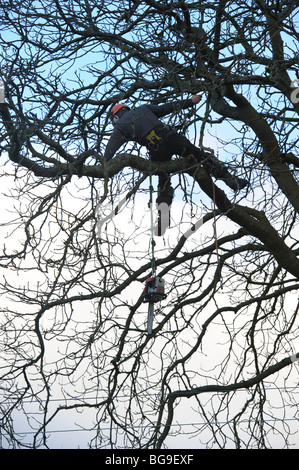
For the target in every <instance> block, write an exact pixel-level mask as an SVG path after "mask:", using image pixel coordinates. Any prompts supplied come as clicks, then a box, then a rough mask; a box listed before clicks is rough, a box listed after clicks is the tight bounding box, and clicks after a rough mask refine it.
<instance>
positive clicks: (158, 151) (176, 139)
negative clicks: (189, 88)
mask: <svg viewBox="0 0 299 470" xmlns="http://www.w3.org/2000/svg"><path fill="white" fill-rule="evenodd" d="M200 100H201V95H193V96H192V97H191V99H187V100H181V101H175V102H172V103H166V104H163V105H142V106H139V107H137V108H134V109H130V108H129V107H128V106H127V105H125V104H116V105H114V106H113V107H112V109H111V115H112V116H111V117H112V122H113V125H114V130H113V133H112V135H111V137H110V139H109V142H108V144H107V146H106V150H105V155H104V157H105V160H106V161H109V160H110V159H111V158H112V157H113V155H114V154H115V152H116V151H117V150H118V149H119V148H120V147H121V146H122V145H123V144H125V143H126V142H128V141H135V142H137V143H139V144H140V145H143V146H146V147H147V149H148V151H149V155H150V158H151V159H152V161H160V162H163V161H169V160H171V157H172V156H173V155H179V156H181V157H187V156H189V155H193V156H194V157H195V158H196V159H197V160H198V162H200V163H201V165H202V166H203V167H204V168H205V169H206V170H207V171H208V173H209V174H210V175H212V176H214V177H215V178H217V179H221V180H223V181H225V183H226V184H227V186H229V188H231V189H233V190H234V191H237V190H239V189H243V188H245V187H246V186H247V185H248V184H249V183H248V181H246V180H244V179H241V178H238V177H235V176H232V175H231V174H230V173H229V171H228V170H227V168H226V167H225V166H224V165H223V163H221V162H220V161H219V160H218V159H217V158H216V157H215V156H214V155H211V154H207V153H205V152H204V151H202V150H201V149H200V148H198V147H196V146H195V145H193V144H192V143H191V142H190V141H189V140H188V139H187V138H186V137H185V136H183V135H182V134H179V133H178V132H177V131H176V130H175V129H174V128H171V127H169V126H167V125H165V124H164V123H163V122H162V121H161V120H160V119H159V118H161V117H163V116H166V115H167V114H170V113H173V112H175V111H178V110H181V109H186V108H189V107H192V106H194V105H195V104H197V103H199V101H200ZM158 194H159V195H158V198H157V201H156V202H157V204H160V203H162V202H165V203H166V204H168V205H169V206H170V204H171V201H172V197H173V188H172V187H171V185H170V180H169V177H168V175H166V174H165V173H160V174H159V187H158Z"/></svg>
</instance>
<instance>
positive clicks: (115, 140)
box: [104, 99, 193, 161]
mask: <svg viewBox="0 0 299 470" xmlns="http://www.w3.org/2000/svg"><path fill="white" fill-rule="evenodd" d="M191 106H193V103H192V101H191V99H188V100H182V101H175V102H173V103H167V104H162V105H153V104H150V105H147V104H145V105H142V106H139V107H137V108H134V109H129V110H128V109H124V110H123V111H121V112H120V113H121V114H120V118H119V120H118V121H117V123H116V125H115V127H114V130H113V132H112V134H111V136H110V139H109V141H108V144H107V146H106V150H105V154H104V158H105V159H106V161H108V160H110V159H111V158H112V157H113V155H114V154H115V152H116V151H117V150H118V149H119V148H120V147H121V146H122V145H123V144H125V143H126V142H128V141H130V140H133V141H135V142H137V143H139V144H140V145H147V144H148V141H147V139H146V137H147V136H148V135H149V134H150V132H151V131H152V130H153V129H154V130H156V132H157V134H158V135H159V136H161V137H162V138H163V139H164V138H165V137H167V136H168V135H171V134H172V133H174V132H176V131H175V130H174V129H171V128H169V127H168V126H166V125H165V124H163V122H162V121H160V119H159V118H160V117H163V116H166V115H167V114H170V113H172V112H174V111H180V110H181V109H186V108H189V107H191Z"/></svg>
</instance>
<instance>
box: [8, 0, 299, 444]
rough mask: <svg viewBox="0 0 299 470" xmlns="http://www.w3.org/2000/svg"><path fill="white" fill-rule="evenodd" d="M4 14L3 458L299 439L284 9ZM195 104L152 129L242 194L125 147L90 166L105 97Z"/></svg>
mask: <svg viewBox="0 0 299 470" xmlns="http://www.w3.org/2000/svg"><path fill="white" fill-rule="evenodd" d="M0 12H1V18H2V22H1V25H0V42H1V51H0V60H1V63H0V80H1V84H2V85H1V87H0V122H1V134H0V151H1V183H2V184H1V191H2V218H1V225H0V227H1V229H0V230H1V256H0V266H1V280H0V292H1V309H0V339H1V340H0V436H1V440H0V443H1V446H2V447H3V448H18V449H22V448H44V449H45V448H59V447H64V448H66V447H71V448H77V447H81V448H87V447H92V448H97V449H100V448H103V449H106V448H110V449H111V448H113V449H117V448H121V449H123V448H125V449H133V448H134V449H147V448H150V449H160V448H165V447H166V448H167V447H168V448H213V449H215V448H291V447H297V448H298V430H297V427H296V425H295V423H297V421H296V420H298V413H299V409H298V363H297V361H298V354H297V352H298V350H299V344H298V338H297V337H298V309H299V302H298V288H299V259H298V255H299V243H298V238H299V237H298V233H299V231H298V211H299V186H298V168H299V155H298V120H299V118H298V110H299V71H298V54H299V51H298V21H299V10H298V7H297V5H296V2H290V1H288V0H284V1H281V2H277V1H273V0H258V1H256V0H250V1H249V2H241V1H234V2H232V1H230V0H229V1H223V0H217V1H215V2H208V1H205V0H203V1H201V2H196V1H189V0H185V1H184V0H183V1H177V2H175V1H170V0H165V1H161V2H156V1H154V0H145V1H142V2H141V1H133V0H132V1H131V0H123V1H113V2H112V1H111V2H110V1H108V2H107V1H105V2H104V1H94V0H85V1H83V0H68V1H62V0H55V1H54V2H53V1H48V0H42V1H40V2H32V1H29V0H22V2H21V1H18V0H15V1H14V2H11V1H9V0H0ZM197 93H201V94H202V95H203V99H202V101H201V102H200V103H199V104H198V105H197V106H196V108H195V109H193V108H192V110H186V109H178V110H177V112H175V113H173V114H170V115H168V116H167V117H165V118H164V122H165V123H167V124H168V125H170V126H174V127H176V128H177V129H178V130H179V132H181V133H183V134H184V135H185V136H186V137H187V138H188V139H189V140H190V141H192V143H194V144H195V145H196V146H201V147H203V148H209V149H213V151H214V153H215V156H217V158H219V160H220V161H222V162H223V163H225V165H226V166H227V167H228V168H229V170H230V172H231V173H232V174H235V175H238V176H240V177H243V178H246V179H247V180H249V181H250V186H249V187H248V188H247V189H245V190H243V191H240V192H237V193H234V192H232V191H231V190H229V189H228V187H227V186H226V185H225V184H224V183H223V182H221V181H220V180H217V179H215V178H213V180H212V179H211V177H210V176H209V175H208V173H207V172H206V170H205V169H204V168H203V167H202V166H201V165H200V164H199V163H198V161H196V159H195V158H193V157H192V155H190V157H188V158H178V157H176V156H175V157H174V158H173V159H172V161H171V162H167V163H165V162H164V163H163V162H152V163H151V165H149V158H148V155H147V152H146V149H145V148H144V147H141V146H139V145H137V144H135V143H133V142H130V143H128V144H127V145H125V146H124V148H122V149H121V150H120V152H119V154H118V155H116V156H115V157H114V158H113V159H112V160H110V161H109V162H106V161H105V160H104V158H103V155H104V151H105V146H106V144H107V142H108V139H109V136H110V134H111V132H112V124H111V120H110V118H109V110H110V108H111V106H112V105H113V104H115V103H118V102H122V103H126V104H128V105H129V106H130V107H131V108H134V107H136V106H139V105H142V104H150V103H153V104H165V103H167V102H171V101H177V100H179V99H185V98H188V97H190V96H191V95H193V94H197ZM161 172H162V173H165V174H167V175H170V177H171V181H172V185H173V187H174V189H175V196H174V200H173V204H172V208H171V224H170V227H169V228H168V229H167V230H166V232H165V234H164V235H163V236H162V237H156V238H155V244H154V250H155V256H156V265H157V271H158V273H159V275H161V276H162V277H163V279H164V280H165V285H166V291H167V298H166V299H165V300H163V301H161V302H159V303H157V304H155V313H154V323H153V331H152V334H151V335H147V333H146V321H147V305H146V304H145V303H144V302H143V300H144V298H143V289H144V283H145V280H146V279H147V278H148V276H149V274H150V272H151V250H152V248H153V245H152V241H151V228H152V227H151V222H150V221H151V215H152V213H151V211H150V207H149V198H150V182H149V181H150V176H151V177H152V178H153V187H154V191H156V190H157V175H158V174H161ZM154 216H156V214H155V209H154ZM59 430H60V431H63V430H65V432H63V433H59V437H58V433H57V432H55V431H59ZM67 430H69V432H67ZM75 431H78V432H75ZM79 431H80V432H79Z"/></svg>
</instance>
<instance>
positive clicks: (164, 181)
mask: <svg viewBox="0 0 299 470" xmlns="http://www.w3.org/2000/svg"><path fill="white" fill-rule="evenodd" d="M149 153H150V158H151V159H152V161H156V162H157V161H158V162H165V161H168V160H171V157H172V156H173V155H179V156H181V157H188V156H189V155H193V156H194V157H195V158H196V160H197V161H198V162H199V163H200V164H201V165H202V166H203V167H204V168H205V170H207V172H208V173H209V174H210V175H212V176H214V177H215V178H217V179H224V180H230V179H231V178H232V176H231V174H230V173H229V172H228V170H227V168H226V167H225V166H224V165H223V163H221V162H220V161H219V160H218V159H217V158H216V157H215V156H214V155H212V154H208V153H205V152H203V151H202V150H201V149H200V148H198V147H196V146H195V145H193V144H192V143H191V142H190V141H189V140H188V139H187V138H186V137H184V136H183V135H181V134H178V133H173V134H170V135H169V136H168V137H166V138H165V139H164V140H163V142H162V143H161V144H160V145H159V146H158V147H157V148H156V150H152V149H150V151H149ZM169 187H170V178H169V175H167V173H163V172H161V173H159V185H158V192H159V195H160V194H162V195H163V193H167V192H169V189H168V188H169ZM158 199H159V196H158ZM161 202H166V201H161ZM158 203H159V201H158Z"/></svg>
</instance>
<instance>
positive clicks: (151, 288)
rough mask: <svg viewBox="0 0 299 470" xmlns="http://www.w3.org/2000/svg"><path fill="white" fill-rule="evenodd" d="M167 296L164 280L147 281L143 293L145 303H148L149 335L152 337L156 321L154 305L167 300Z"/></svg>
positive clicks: (155, 278)
mask: <svg viewBox="0 0 299 470" xmlns="http://www.w3.org/2000/svg"><path fill="white" fill-rule="evenodd" d="M166 297H167V295H166V294H165V290H164V280H163V279H162V277H160V276H156V275H155V274H154V273H153V276H151V277H149V278H148V279H146V281H145V287H144V291H143V302H144V303H148V314H147V334H148V335H151V334H152V331H153V320H154V304H155V303H156V302H159V301H160V300H163V299H166Z"/></svg>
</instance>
